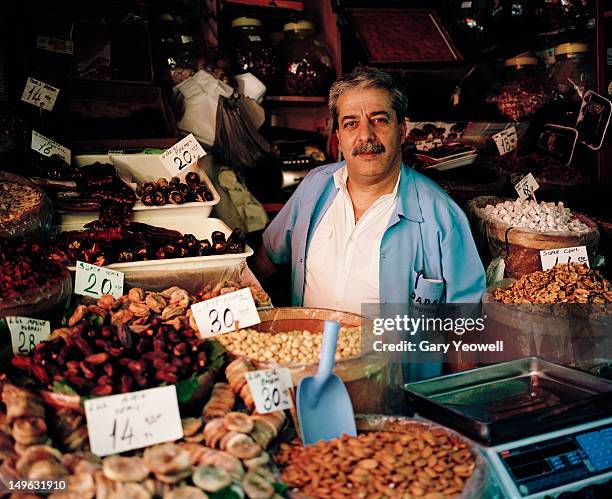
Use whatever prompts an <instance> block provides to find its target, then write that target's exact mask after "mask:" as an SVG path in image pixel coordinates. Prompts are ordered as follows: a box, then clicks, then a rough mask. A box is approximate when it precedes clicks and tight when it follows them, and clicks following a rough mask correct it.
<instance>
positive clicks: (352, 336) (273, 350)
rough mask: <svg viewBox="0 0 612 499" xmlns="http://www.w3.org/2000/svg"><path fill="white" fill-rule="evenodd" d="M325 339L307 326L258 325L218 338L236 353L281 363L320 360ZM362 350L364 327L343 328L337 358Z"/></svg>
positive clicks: (227, 348) (339, 337)
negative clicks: (269, 328)
mask: <svg viewBox="0 0 612 499" xmlns="http://www.w3.org/2000/svg"><path fill="white" fill-rule="evenodd" d="M322 339H323V335H322V334H321V333H311V332H310V331H306V330H305V331H297V330H296V331H288V332H286V333H270V332H265V331H256V330H254V329H242V330H240V331H238V332H235V333H228V334H224V335H221V336H219V337H218V338H217V340H218V341H219V343H221V344H222V345H223V346H224V347H225V348H226V350H228V351H229V352H231V353H233V354H235V355H244V356H247V357H249V358H251V359H254V360H260V361H268V362H269V361H274V362H278V363H280V364H291V363H309V364H312V363H316V362H318V361H319V352H320V351H321V341H322ZM360 353H361V330H360V329H359V328H356V327H352V328H346V327H343V328H341V329H340V335H339V336H338V350H337V352H336V359H337V360H339V359H344V358H346V357H352V356H356V355H359V354H360Z"/></svg>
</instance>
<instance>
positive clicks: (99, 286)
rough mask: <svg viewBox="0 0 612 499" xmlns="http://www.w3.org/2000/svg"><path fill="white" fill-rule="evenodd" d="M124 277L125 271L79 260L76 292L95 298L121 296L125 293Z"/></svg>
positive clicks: (77, 263) (76, 293) (75, 280)
mask: <svg viewBox="0 0 612 499" xmlns="http://www.w3.org/2000/svg"><path fill="white" fill-rule="evenodd" d="M123 277H124V276H123V272H117V271H116V270H111V269H105V268H104V267H98V266H97V265H92V264H91V263H85V262H78V261H77V262H76V276H75V279H74V294H75V295H82V296H91V297H93V298H100V297H101V296H102V295H113V296H114V297H115V298H119V297H120V296H121V295H123Z"/></svg>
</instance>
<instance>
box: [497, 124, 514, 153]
mask: <svg viewBox="0 0 612 499" xmlns="http://www.w3.org/2000/svg"><path fill="white" fill-rule="evenodd" d="M491 138H492V139H493V142H495V145H496V146H497V150H498V151H499V155H500V156H503V155H504V154H508V153H509V152H510V151H512V150H514V149H516V148H517V146H518V137H517V135H516V128H514V127H513V126H511V127H510V128H506V129H505V130H502V131H501V132H499V133H496V134H495V135H492V136H491Z"/></svg>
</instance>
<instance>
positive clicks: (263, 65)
mask: <svg viewBox="0 0 612 499" xmlns="http://www.w3.org/2000/svg"><path fill="white" fill-rule="evenodd" d="M230 53H231V58H232V64H233V65H234V70H235V72H236V74H242V73H252V74H254V75H255V76H256V77H257V78H259V79H260V80H261V81H262V83H263V84H264V85H266V87H268V88H270V87H271V86H272V85H273V84H274V81H275V79H276V66H277V61H276V58H275V56H274V54H273V51H272V45H271V44H270V43H268V41H267V39H266V37H265V36H264V33H263V23H262V22H261V20H259V19H255V18H253V17H238V18H236V19H234V20H233V21H232V37H231V51H230Z"/></svg>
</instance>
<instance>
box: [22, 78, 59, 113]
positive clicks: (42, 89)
mask: <svg viewBox="0 0 612 499" xmlns="http://www.w3.org/2000/svg"><path fill="white" fill-rule="evenodd" d="M58 95H59V88H55V87H52V86H51V85H47V84H46V83H44V82H42V81H38V80H35V79H34V78H32V77H29V78H28V81H27V82H26V86H25V88H24V89H23V94H22V95H21V100H22V101H24V102H27V103H28V104H32V105H33V106H36V107H41V108H43V109H45V110H46V111H51V110H52V109H53V106H55V101H56V100H57V96H58Z"/></svg>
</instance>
